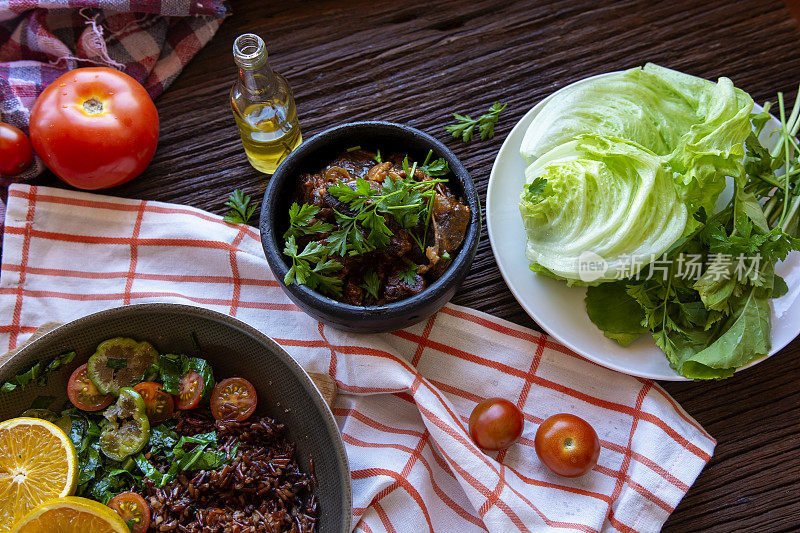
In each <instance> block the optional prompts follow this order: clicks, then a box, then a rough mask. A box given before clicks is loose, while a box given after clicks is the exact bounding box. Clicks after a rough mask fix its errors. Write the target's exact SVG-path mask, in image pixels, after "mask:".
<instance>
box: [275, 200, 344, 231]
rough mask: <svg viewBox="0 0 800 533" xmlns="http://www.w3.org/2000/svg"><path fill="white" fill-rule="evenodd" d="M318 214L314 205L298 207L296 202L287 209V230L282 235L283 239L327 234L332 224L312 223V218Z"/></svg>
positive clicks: (318, 221)
mask: <svg viewBox="0 0 800 533" xmlns="http://www.w3.org/2000/svg"><path fill="white" fill-rule="evenodd" d="M317 213H319V207H317V206H315V205H309V204H303V205H302V206H301V205H298V204H297V202H295V203H293V204H292V207H290V208H289V229H288V230H286V233H284V234H283V238H284V239H288V238H289V237H292V236H294V237H300V236H302V235H314V234H317V233H327V232H329V231H331V230H332V229H333V225H332V224H328V223H327V222H322V221H320V220H316V221H314V217H315V216H317ZM312 221H314V223H313V224H312V223H311V222H312Z"/></svg>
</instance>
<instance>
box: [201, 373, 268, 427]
mask: <svg viewBox="0 0 800 533" xmlns="http://www.w3.org/2000/svg"><path fill="white" fill-rule="evenodd" d="M257 403H258V397H257V396H256V389H255V387H253V384H252V383H250V382H249V381H247V380H246V379H243V378H228V379H224V380H222V381H220V382H219V383H217V386H216V387H214V394H212V395H211V413H212V414H213V415H214V418H216V419H217V420H238V421H239V422H241V421H242V420H246V419H247V418H248V417H249V416H250V415H252V414H253V411H255V410H256V404H257Z"/></svg>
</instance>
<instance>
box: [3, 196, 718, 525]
mask: <svg viewBox="0 0 800 533" xmlns="http://www.w3.org/2000/svg"><path fill="white" fill-rule="evenodd" d="M5 222H6V225H5V234H4V240H3V258H2V266H0V317H2V318H0V351H5V350H6V349H7V348H12V347H14V346H15V345H17V344H18V343H20V342H22V341H24V340H25V339H26V338H27V337H28V336H29V335H30V334H31V333H32V332H33V331H34V330H35V329H36V327H37V326H39V325H40V324H41V323H43V322H45V321H47V320H58V321H64V322H65V321H69V320H73V319H75V318H78V317H80V316H82V315H86V314H89V313H92V312H95V311H99V310H102V309H107V308H110V307H115V306H119V305H127V304H131V303H142V302H154V301H159V302H177V303H185V304H194V305H198V306H203V307H208V308H211V309H214V310H217V311H221V312H223V313H229V314H231V315H233V316H235V317H237V318H239V319H240V320H243V321H245V322H247V323H249V324H251V325H252V326H255V327H256V328H258V329H259V330H261V331H263V332H264V333H266V334H267V335H269V336H271V337H273V338H274V339H275V340H276V341H277V342H278V343H279V344H280V345H281V346H283V347H284V348H285V349H286V350H287V351H288V352H289V353H290V354H291V355H292V356H293V357H294V358H295V359H296V360H298V361H299V362H300V363H301V364H302V365H303V367H304V368H305V369H306V370H307V371H309V372H323V373H329V374H330V375H331V376H332V377H333V379H334V380H335V382H336V384H337V386H338V387H339V390H340V394H339V395H338V398H337V400H336V402H335V404H334V409H333V412H334V415H335V416H336V419H337V421H338V423H339V428H340V429H341V432H342V437H343V438H344V442H345V446H346V448H347V453H348V457H349V460H350V467H351V469H352V478H353V491H354V506H355V508H354V510H353V515H354V522H353V524H354V527H355V529H356V530H358V531H364V532H367V533H369V532H376V533H377V532H379V531H409V532H411V531H413V532H418V531H437V532H439V531H441V532H454V531H455V532H459V533H462V532H471V531H484V530H489V531H493V532H494V531H497V532H509V531H550V530H552V529H561V530H567V531H586V532H592V531H648V532H649V531H656V530H658V529H659V528H660V527H661V525H662V524H663V523H664V521H665V520H666V519H667V517H668V516H669V514H670V513H671V512H672V511H673V509H674V508H675V506H676V505H677V504H678V502H679V501H680V500H681V498H682V497H683V495H684V494H685V493H686V491H687V490H688V489H689V486H690V485H691V484H692V483H693V482H694V480H695V478H696V477H697V475H698V474H699V473H700V471H701V470H702V468H703V466H704V465H705V464H706V462H707V461H708V460H709V459H710V457H711V454H712V453H713V450H714V446H715V444H716V443H715V441H714V439H712V438H711V437H710V436H709V435H708V434H707V433H706V432H705V431H704V430H703V429H702V428H701V427H700V426H699V425H698V424H697V422H695V421H694V420H693V419H692V418H691V417H689V416H688V415H687V414H686V413H685V412H684V411H683V409H681V407H680V406H679V405H678V404H677V403H676V402H675V401H674V400H673V399H672V398H670V396H669V395H667V393H666V392H664V390H662V389H661V387H659V386H658V385H657V384H656V383H654V382H652V381H648V380H643V379H637V378H633V377H630V376H626V375H623V374H620V373H617V372H613V371H610V370H607V369H605V368H602V367H600V366H597V365H595V364H594V363H591V362H589V361H586V360H585V359H582V358H581V357H578V356H577V355H575V354H574V353H572V352H570V351H569V350H567V349H566V348H564V347H563V346H561V345H559V344H558V343H556V342H555V341H553V340H552V339H550V338H549V337H547V336H546V335H542V334H540V333H537V332H535V331H532V330H529V329H526V328H523V327H520V326H517V325H514V324H512V323H509V322H506V321H504V320H500V319H497V318H494V317H492V316H489V315H486V314H484V313H480V312H478V311H474V310H471V309H466V308H463V307H458V306H454V305H448V306H446V307H445V308H444V309H442V310H441V311H440V312H439V313H437V314H436V315H434V316H432V317H430V318H429V319H427V320H425V321H424V322H422V323H420V324H418V325H415V326H413V327H410V328H408V329H404V330H401V331H395V332H393V333H387V334H380V335H357V334H351V333H344V332H340V331H337V330H334V329H331V328H329V327H327V326H324V325H322V324H320V323H318V322H316V321H314V320H313V319H311V318H310V317H309V316H307V315H306V314H304V313H303V312H301V311H300V310H299V309H297V308H296V307H295V306H294V305H293V304H292V303H291V302H290V301H289V300H288V299H287V298H286V297H285V296H284V294H283V291H282V290H281V288H280V286H279V282H278V281H276V280H275V279H274V278H273V276H272V274H271V272H270V270H269V268H268V267H267V263H266V260H265V259H264V256H263V253H262V249H261V243H260V240H259V235H258V232H257V231H256V230H255V229H254V228H252V227H249V226H244V225H232V224H227V223H225V222H223V221H222V220H221V218H220V217H218V216H216V215H212V214H209V213H206V212H204V211H200V210H198V209H194V208H190V207H183V206H178V205H172V204H165V203H159V202H144V201H138V200H126V199H120V198H111V197H107V196H98V195H94V194H87V193H78V192H68V191H63V190H59V189H51V188H45V187H30V186H27V185H14V186H12V187H11V189H10V192H9V205H8V212H7V214H6V221H5ZM492 396H500V397H504V398H507V399H510V400H512V401H513V402H515V403H516V404H517V405H518V406H519V407H520V408H522V410H523V411H524V413H525V422H526V423H525V430H524V433H523V436H522V438H521V439H520V440H519V442H517V443H516V444H514V445H513V446H512V447H511V448H509V449H508V450H506V451H501V452H491V453H484V452H482V451H481V450H479V449H477V448H476V447H475V446H474V445H473V444H472V442H471V441H470V439H469V436H468V434H467V424H468V417H469V414H470V412H471V411H472V408H473V407H474V406H475V405H476V403H477V402H479V401H481V400H483V399H484V398H487V397H492ZM560 412H570V413H575V414H577V415H579V416H581V417H583V418H584V419H586V420H587V421H589V423H591V424H592V426H594V428H595V429H596V430H597V433H598V435H599V437H600V440H601V443H602V450H601V452H600V460H599V463H598V465H597V466H596V467H595V468H594V470H593V471H591V472H589V473H588V474H587V475H585V476H583V477H580V478H576V479H566V478H562V477H559V476H556V475H554V474H552V473H550V472H549V471H548V470H547V469H546V468H545V467H544V466H543V465H542V464H541V463H540V462H539V460H538V459H537V457H536V454H535V452H534V450H533V438H534V435H535V433H536V429H537V427H538V425H539V423H540V422H541V421H542V420H543V419H545V418H547V417H548V416H550V415H553V414H556V413H560Z"/></svg>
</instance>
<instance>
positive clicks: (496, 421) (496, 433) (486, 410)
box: [469, 398, 525, 450]
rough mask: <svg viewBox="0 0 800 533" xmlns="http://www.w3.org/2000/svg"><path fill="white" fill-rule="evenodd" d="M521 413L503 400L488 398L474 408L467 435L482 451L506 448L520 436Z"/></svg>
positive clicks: (522, 422)
mask: <svg viewBox="0 0 800 533" xmlns="http://www.w3.org/2000/svg"><path fill="white" fill-rule="evenodd" d="M524 425H525V420H524V418H523V417H522V411H520V410H519V408H518V407H517V406H516V405H514V404H513V403H511V402H509V401H508V400H504V399H503V398H489V399H486V400H483V401H482V402H481V403H479V404H478V405H476V406H475V409H473V410H472V414H471V415H470V416H469V435H470V437H472V440H473V441H474V442H475V444H477V445H478V446H479V447H480V448H483V449H484V450H502V449H504V448H508V447H509V446H511V445H512V444H514V442H515V441H516V440H517V439H518V438H519V436H520V435H522V428H523V426H524Z"/></svg>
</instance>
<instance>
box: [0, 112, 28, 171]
mask: <svg viewBox="0 0 800 533" xmlns="http://www.w3.org/2000/svg"><path fill="white" fill-rule="evenodd" d="M31 163H33V148H31V142H30V141H29V140H28V137H27V136H26V135H25V133H23V132H22V130H21V129H19V128H18V127H16V126H12V125H11V124H6V123H5V122H0V174H5V175H6V176H14V175H16V174H19V173H20V172H22V171H23V170H25V169H26V168H28V167H29V166H31Z"/></svg>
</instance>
